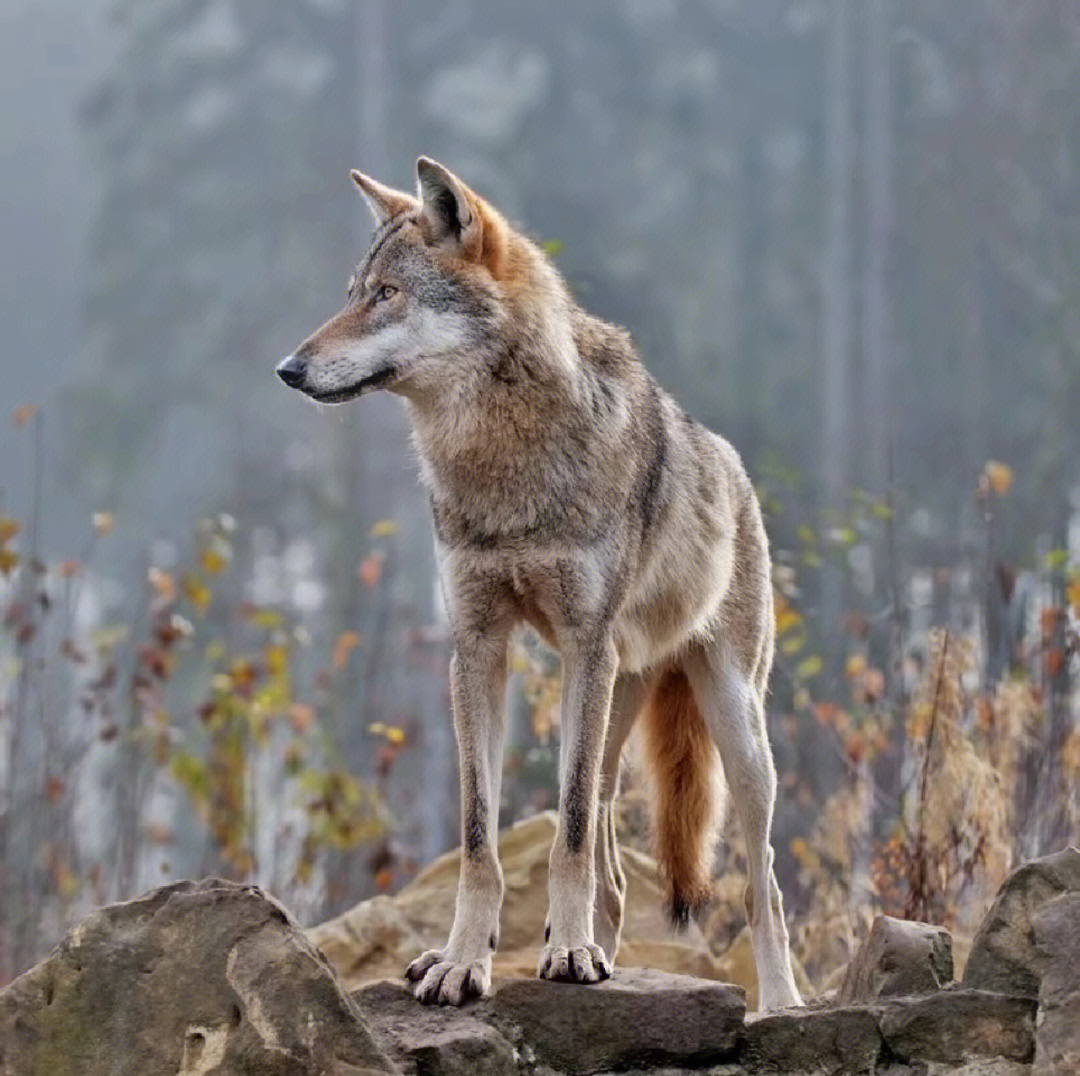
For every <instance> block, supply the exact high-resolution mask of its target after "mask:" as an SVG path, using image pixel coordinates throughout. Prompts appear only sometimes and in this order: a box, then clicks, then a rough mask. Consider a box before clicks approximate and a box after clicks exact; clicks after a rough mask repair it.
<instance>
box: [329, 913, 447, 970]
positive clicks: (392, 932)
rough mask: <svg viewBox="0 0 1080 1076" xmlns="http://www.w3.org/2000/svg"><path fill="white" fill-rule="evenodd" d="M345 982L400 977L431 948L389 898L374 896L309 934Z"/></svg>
mask: <svg viewBox="0 0 1080 1076" xmlns="http://www.w3.org/2000/svg"><path fill="white" fill-rule="evenodd" d="M308 938H309V939H310V940H311V941H312V942H313V943H314V944H315V945H316V946H317V947H318V949H319V950H320V952H321V953H322V954H323V956H325V957H326V959H327V960H328V961H330V966H331V967H332V968H333V969H334V971H335V972H337V974H338V975H339V976H340V977H341V978H342V979H343V980H345V982H346V983H358V982H371V981H375V980H378V979H398V978H401V976H402V972H403V971H404V970H405V965H406V964H408V963H409V961H410V960H412V958H413V957H414V956H416V954H417V953H419V952H422V951H423V950H424V949H430V948H431V946H430V945H429V944H425V939H424V938H422V937H421V936H420V935H419V934H417V932H416V930H415V928H414V927H413V925H412V924H411V923H410V922H409V921H408V919H406V918H405V913H404V912H402V911H401V909H400V908H398V906H397V905H396V904H395V903H394V902H393V900H391V899H390V897H384V896H379V897H372V898H371V900H365V901H364V902H363V903H362V904H358V905H356V907H354V908H351V909H350V910H349V911H348V912H346V913H345V914H344V915H339V916H338V917H337V918H336V919H331V920H329V921H328V922H326V923H323V924H322V925H321V926H318V927H316V928H315V929H313V930H310V931H308Z"/></svg>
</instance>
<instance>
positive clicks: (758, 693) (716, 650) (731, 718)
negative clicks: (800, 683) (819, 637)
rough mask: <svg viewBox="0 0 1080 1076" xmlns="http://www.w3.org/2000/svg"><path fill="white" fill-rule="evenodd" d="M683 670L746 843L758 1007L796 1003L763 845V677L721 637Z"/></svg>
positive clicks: (772, 780)
mask: <svg viewBox="0 0 1080 1076" xmlns="http://www.w3.org/2000/svg"><path fill="white" fill-rule="evenodd" d="M684 668H685V670H686V673H687V676H688V678H689V680H690V683H691V687H692V689H693V691H694V694H695V696H696V698H697V703H698V706H699V708H700V709H701V712H702V714H703V715H704V716H705V720H706V722H707V723H708V726H709V729H710V731H711V732H712V734H713V736H714V737H715V738H716V745H717V747H718V748H719V750H720V759H721V761H722V763H723V767H724V776H725V778H726V781H727V785H728V787H729V789H730V791H731V797H732V800H733V803H734V807H735V812H736V814H737V815H738V817H739V824H740V827H741V829H742V833H743V839H744V840H745V842H746V860H747V869H748V870H747V873H748V875H749V884H748V885H747V890H746V911H747V918H748V919H749V922H750V935H751V945H752V947H753V951H754V964H755V966H756V968H757V977H758V1008H759V1010H761V1011H767V1010H772V1009H779V1008H785V1007H788V1006H792V1005H801V1004H802V999H801V997H800V996H799V991H798V988H797V987H796V985H795V978H794V975H793V973H792V970H791V955H790V949H789V942H788V932H787V925H786V924H785V922H784V911H783V902H782V898H781V895H780V887H779V885H778V884H777V881H776V874H775V871H774V869H773V850H772V845H771V843H770V842H771V829H772V815H773V807H774V804H775V801H776V770H775V767H774V764H773V758H772V750H771V748H770V747H769V740H768V734H767V732H766V728H765V709H764V704H763V699H762V682H763V679H764V678H763V677H762V676H761V675H760V671H759V670H757V669H749V670H746V671H745V672H744V671H743V670H742V669H740V667H739V664H738V660H737V658H736V657H735V655H734V654H733V653H732V651H731V649H730V648H729V647H728V645H726V644H725V643H724V642H723V641H722V640H719V641H712V642H709V643H707V644H701V645H699V646H698V647H697V648H695V649H694V650H693V651H691V653H690V654H688V655H687V658H686V660H685V662H684Z"/></svg>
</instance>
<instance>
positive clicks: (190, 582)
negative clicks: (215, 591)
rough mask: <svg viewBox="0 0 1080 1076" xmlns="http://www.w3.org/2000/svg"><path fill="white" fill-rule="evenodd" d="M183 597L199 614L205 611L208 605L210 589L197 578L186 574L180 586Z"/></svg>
mask: <svg viewBox="0 0 1080 1076" xmlns="http://www.w3.org/2000/svg"><path fill="white" fill-rule="evenodd" d="M181 586H182V588H183V591H184V597H185V598H187V600H188V601H189V602H191V604H192V605H194V606H195V608H196V609H198V610H199V612H200V613H202V612H205V611H206V607H207V606H208V605H209V604H210V596H211V595H210V588H209V587H208V586H207V585H206V584H205V583H204V582H203V581H202V580H201V579H200V578H199V577H198V576H197V575H193V574H192V573H190V572H189V573H188V574H187V575H185V576H184V581H183V583H182V584H181Z"/></svg>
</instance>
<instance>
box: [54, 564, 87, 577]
mask: <svg viewBox="0 0 1080 1076" xmlns="http://www.w3.org/2000/svg"><path fill="white" fill-rule="evenodd" d="M81 571H82V564H81V563H80V562H79V561H77V560H62V561H60V563H59V564H58V565H57V566H56V572H57V574H58V575H59V576H60V578H61V579H72V578H74V577H75V576H77V575H78V574H79V572H81Z"/></svg>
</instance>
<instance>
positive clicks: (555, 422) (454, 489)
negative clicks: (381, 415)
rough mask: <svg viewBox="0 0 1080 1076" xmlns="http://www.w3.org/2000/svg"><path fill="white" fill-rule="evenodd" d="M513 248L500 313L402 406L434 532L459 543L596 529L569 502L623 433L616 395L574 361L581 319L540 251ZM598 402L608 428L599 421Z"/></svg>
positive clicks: (590, 516) (581, 507)
mask: <svg viewBox="0 0 1080 1076" xmlns="http://www.w3.org/2000/svg"><path fill="white" fill-rule="evenodd" d="M514 239H515V240H517V242H518V243H520V244H521V248H520V249H511V252H510V253H511V257H512V258H513V259H514V260H515V261H516V262H517V264H516V265H515V277H514V279H513V281H512V283H511V285H510V286H507V288H506V295H505V300H504V304H503V305H504V312H505V316H503V317H500V318H499V319H498V324H497V327H494V326H493V330H494V331H493V332H492V333H491V335H490V337H489V339H488V340H487V341H486V342H485V343H484V344H482V345H481V346H480V347H478V348H477V349H476V350H474V351H473V352H471V353H470V354H468V355H463V356H461V357H460V358H459V359H456V360H454V361H455V362H457V363H458V367H457V369H456V371H455V374H454V375H453V376H448V378H447V383H446V385H445V392H441V393H440V394H439V397H438V398H433V397H430V396H425V397H424V398H415V397H414V398H413V399H411V400H410V411H411V413H412V420H413V428H414V433H415V441H416V445H417V448H418V450H419V454H420V457H421V464H422V471H423V475H424V480H425V482H426V484H427V485H428V487H429V489H430V490H431V494H432V502H433V506H434V508H435V513H436V526H437V528H438V529H439V530H440V531H443V532H447V533H451V534H452V536H453V538H455V539H457V540H465V541H471V540H477V541H490V540H494V539H497V538H499V537H513V536H517V535H521V534H523V533H526V532H530V533H535V532H536V530H537V529H549V530H551V532H552V536H553V537H555V536H563V535H569V534H573V535H580V534H583V533H584V532H586V531H589V532H591V531H592V530H594V529H595V527H596V525H597V519H596V512H595V506H593V505H589V504H585V503H582V504H578V503H577V502H578V500H580V499H581V494H580V490H581V489H582V488H589V487H590V483H583V482H582V477H583V475H584V474H585V473H586V472H593V473H595V470H596V468H597V465H598V464H601V462H602V460H603V459H604V458H605V457H608V458H609V457H610V453H605V452H604V451H603V448H604V445H605V444H606V445H608V446H610V445H611V440H612V438H613V437H617V436H618V435H619V433H620V430H619V429H617V428H616V427H621V426H622V425H625V414H626V412H625V408H619V407H617V406H616V404H614V403H613V400H616V399H617V396H618V395H621V394H616V393H612V392H610V391H609V392H607V393H603V392H601V387H600V385H599V378H600V377H601V376H602V375H601V374H600V373H599V372H598V371H597V370H596V369H595V368H594V367H593V366H592V364H590V363H589V362H588V361H586V360H585V359H584V358H583V356H581V355H579V353H578V348H577V346H576V344H575V333H574V325H575V318H580V317H582V316H584V315H582V314H581V313H580V311H577V310H576V308H575V307H574V305H573V303H572V301H571V299H570V298H569V296H568V294H567V292H566V289H565V286H564V284H563V283H562V280H561V279H560V278H559V276H558V274H557V273H556V272H555V270H554V269H553V268H552V267H551V266H550V265H549V264H548V263H547V262H546V260H545V259H544V258H543V256H542V255H541V254H540V253H539V251H536V250H535V248H532V246H531V244H528V243H527V241H526V240H523V239H520V238H519V237H516V236H515V237H514ZM601 396H603V397H604V400H605V406H606V408H607V412H608V415H607V418H608V419H609V421H603V422H600V423H599V424H598V422H597V416H598V413H599V412H598V405H597V400H598V398H599V397H601ZM616 411H618V416H616V415H615V412H616ZM601 417H602V418H603V417H604V416H603V415H601ZM616 417H618V418H621V421H612V420H613V419H614V418H616ZM609 462H610V459H609ZM592 488H593V489H594V490H595V484H592ZM444 537H445V535H444Z"/></svg>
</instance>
